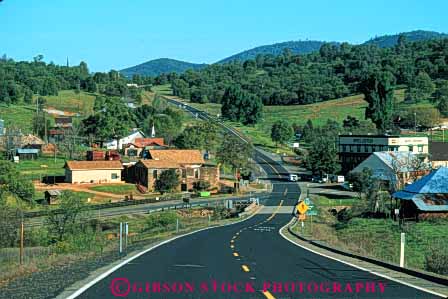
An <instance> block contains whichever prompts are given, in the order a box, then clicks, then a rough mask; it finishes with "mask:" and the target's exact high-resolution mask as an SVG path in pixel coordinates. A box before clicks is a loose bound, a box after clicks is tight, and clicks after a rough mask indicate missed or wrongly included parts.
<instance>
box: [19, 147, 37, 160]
mask: <svg viewBox="0 0 448 299" xmlns="http://www.w3.org/2000/svg"><path fill="white" fill-rule="evenodd" d="M38 155H39V150H38V149H37V148H18V149H16V156H18V157H19V160H36V159H37V156H38Z"/></svg>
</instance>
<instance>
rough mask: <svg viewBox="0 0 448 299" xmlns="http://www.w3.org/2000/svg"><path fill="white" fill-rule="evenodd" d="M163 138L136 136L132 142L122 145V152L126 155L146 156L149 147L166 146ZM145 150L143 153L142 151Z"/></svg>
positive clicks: (160, 147) (159, 147)
mask: <svg viewBox="0 0 448 299" xmlns="http://www.w3.org/2000/svg"><path fill="white" fill-rule="evenodd" d="M166 147H167V145H165V142H164V140H163V138H136V139H135V141H134V142H132V143H128V144H126V145H125V146H124V154H125V156H128V157H143V156H147V151H149V150H151V149H162V148H166ZM143 152H145V155H143V154H142V153H143Z"/></svg>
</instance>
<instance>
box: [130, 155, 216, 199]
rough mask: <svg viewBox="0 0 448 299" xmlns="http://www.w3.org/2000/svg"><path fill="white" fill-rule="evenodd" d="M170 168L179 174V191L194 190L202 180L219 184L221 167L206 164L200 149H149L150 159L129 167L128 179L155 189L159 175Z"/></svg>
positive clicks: (213, 185) (211, 184)
mask: <svg viewBox="0 0 448 299" xmlns="http://www.w3.org/2000/svg"><path fill="white" fill-rule="evenodd" d="M168 169H174V170H176V172H177V173H178V174H179V180H180V183H179V188H178V189H179V191H189V190H192V189H193V184H194V183H195V182H197V181H200V180H204V181H208V182H209V183H210V186H211V187H217V186H218V182H219V167H216V166H212V165H206V164H205V161H204V158H203V157H202V153H201V152H200V151H199V150H149V159H147V160H140V161H139V162H137V163H136V164H135V165H134V166H132V167H131V168H129V172H128V175H127V180H129V182H132V183H135V184H139V185H143V186H144V187H145V188H147V190H148V191H153V190H154V183H155V181H156V180H157V178H158V177H159V175H160V174H161V173H162V172H163V171H165V170H168Z"/></svg>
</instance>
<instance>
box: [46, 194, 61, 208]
mask: <svg viewBox="0 0 448 299" xmlns="http://www.w3.org/2000/svg"><path fill="white" fill-rule="evenodd" d="M61 194H62V192H61V190H47V191H45V192H44V196H45V203H46V204H48V205H52V204H56V203H57V200H58V199H59V196H61Z"/></svg>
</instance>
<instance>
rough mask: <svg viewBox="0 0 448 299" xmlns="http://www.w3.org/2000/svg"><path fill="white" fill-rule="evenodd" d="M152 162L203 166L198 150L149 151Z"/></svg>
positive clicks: (202, 159)
mask: <svg viewBox="0 0 448 299" xmlns="http://www.w3.org/2000/svg"><path fill="white" fill-rule="evenodd" d="M149 155H150V156H151V158H152V160H160V161H171V162H175V163H179V164H204V163H205V161H204V158H203V157H202V154H201V151H199V150H149Z"/></svg>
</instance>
